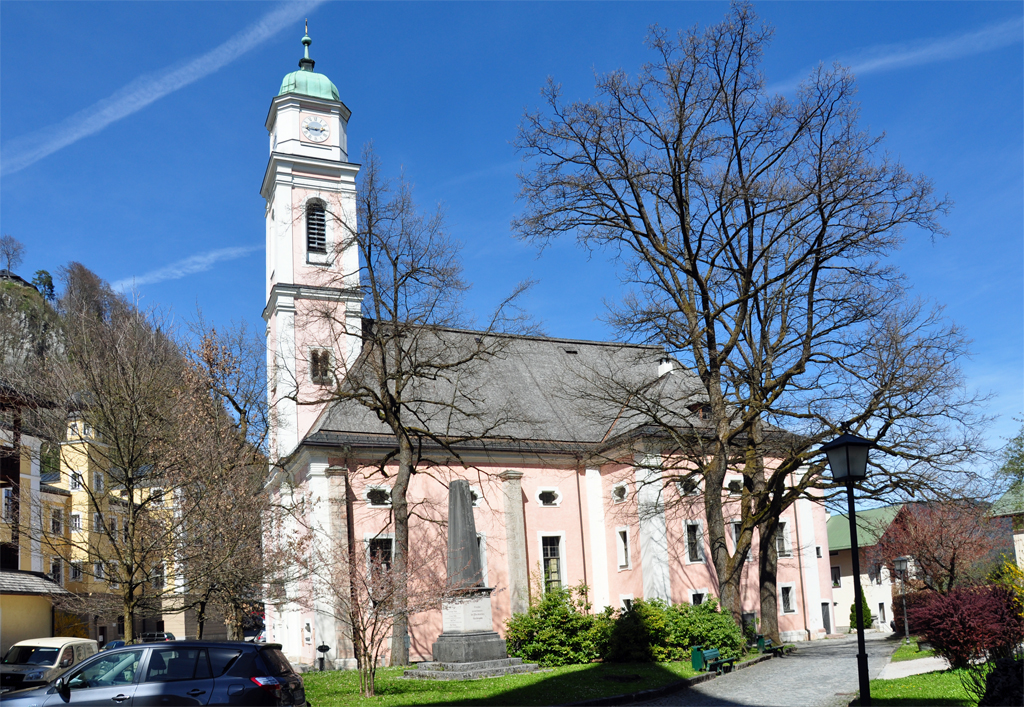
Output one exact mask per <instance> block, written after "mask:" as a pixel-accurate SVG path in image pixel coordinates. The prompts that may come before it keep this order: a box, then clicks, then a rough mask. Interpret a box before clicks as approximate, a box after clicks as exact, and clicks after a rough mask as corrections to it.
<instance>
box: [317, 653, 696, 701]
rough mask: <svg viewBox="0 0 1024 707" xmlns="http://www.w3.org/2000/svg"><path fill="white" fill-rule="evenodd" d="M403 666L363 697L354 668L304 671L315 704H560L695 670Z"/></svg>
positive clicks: (685, 666)
mask: <svg viewBox="0 0 1024 707" xmlns="http://www.w3.org/2000/svg"><path fill="white" fill-rule="evenodd" d="M401 674H402V669H401V668H381V669H379V670H378V671H377V696H376V697H374V698H372V699H366V698H363V697H360V696H359V674H358V673H357V672H356V671H354V670H340V671H327V672H323V673H317V672H314V673H304V674H303V675H302V679H303V681H304V682H305V684H306V697H307V699H308V700H309V702H310V704H312V705H313V707H329V706H333V705H345V706H346V707H348V706H349V705H353V706H356V707H358V706H362V705H374V706H375V707H377V706H382V707H384V706H389V705H396V706H397V705H439V704H445V705H559V704H566V703H568V702H580V701H582V700H590V699H596V698H598V697H607V696H610V695H619V694H622V693H629V692H636V691H637V690H647V689H650V688H654V687H661V686H662V685H667V684H669V683H672V682H676V681H677V680H680V679H682V678H689V677H693V676H694V675H696V673H695V672H694V671H693V668H691V667H690V664H689V663H688V662H686V663H632V664H610V663H609V664H604V663H593V664H591V665H570V666H567V667H563V668H554V669H553V670H551V671H550V672H544V673H531V674H527V675H512V676H509V677H503V678H488V679H485V680H465V681H454V680H453V681H433V680H403V679H401V678H400V677H399V676H401Z"/></svg>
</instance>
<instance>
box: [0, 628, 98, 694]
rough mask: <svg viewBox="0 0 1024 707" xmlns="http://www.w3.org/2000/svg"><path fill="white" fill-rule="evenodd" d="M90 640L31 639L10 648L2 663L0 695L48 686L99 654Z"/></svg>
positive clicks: (64, 637)
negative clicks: (52, 681)
mask: <svg viewBox="0 0 1024 707" xmlns="http://www.w3.org/2000/svg"><path fill="white" fill-rule="evenodd" d="M98 650H99V649H98V648H97V646H96V641H93V640H91V639H89V638H71V637H68V636H55V637H53V638H32V639H29V640H27V641H21V642H20V643H15V644H14V645H13V646H11V648H10V650H8V651H7V655H5V656H4V659H3V662H2V663H0V693H3V692H10V691H11V690H21V689H22V688H25V687H35V686H37V685H45V684H46V683H48V682H50V681H51V680H53V679H54V678H56V677H57V676H58V675H60V674H61V673H62V672H64V671H65V670H67V669H68V668H70V667H71V666H73V665H77V664H78V663H81V662H82V661H83V660H85V659H86V658H88V657H89V656H91V655H95V654H96V653H97V652H98Z"/></svg>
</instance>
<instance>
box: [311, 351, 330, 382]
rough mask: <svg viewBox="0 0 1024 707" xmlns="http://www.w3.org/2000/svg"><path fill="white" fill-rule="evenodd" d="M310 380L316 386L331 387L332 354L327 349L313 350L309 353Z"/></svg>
mask: <svg viewBox="0 0 1024 707" xmlns="http://www.w3.org/2000/svg"><path fill="white" fill-rule="evenodd" d="M309 379H310V380H311V381H313V383H314V384H316V385H330V384H331V381H332V380H333V378H332V376H331V352H330V351H328V350H327V349H311V350H310V352H309Z"/></svg>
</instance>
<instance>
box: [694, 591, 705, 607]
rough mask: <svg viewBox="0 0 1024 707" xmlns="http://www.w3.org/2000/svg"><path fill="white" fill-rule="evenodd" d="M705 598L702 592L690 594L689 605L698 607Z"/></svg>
mask: <svg viewBox="0 0 1024 707" xmlns="http://www.w3.org/2000/svg"><path fill="white" fill-rule="evenodd" d="M705 596H706V594H705V593H704V592H690V603H691V604H693V605H694V606H700V605H701V604H703V603H704V597H705Z"/></svg>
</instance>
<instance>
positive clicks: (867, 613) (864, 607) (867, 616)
mask: <svg viewBox="0 0 1024 707" xmlns="http://www.w3.org/2000/svg"><path fill="white" fill-rule="evenodd" d="M860 602H861V603H860V606H861V616H862V617H863V618H864V626H862V628H865V629H867V628H871V607H870V606H868V600H867V599H866V598H865V597H864V594H863V593H862V594H861V596H860ZM907 613H908V614H910V607H909V606H908V607H907ZM850 630H851V631H856V630H857V602H856V601H854V602H853V603H852V604H850Z"/></svg>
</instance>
